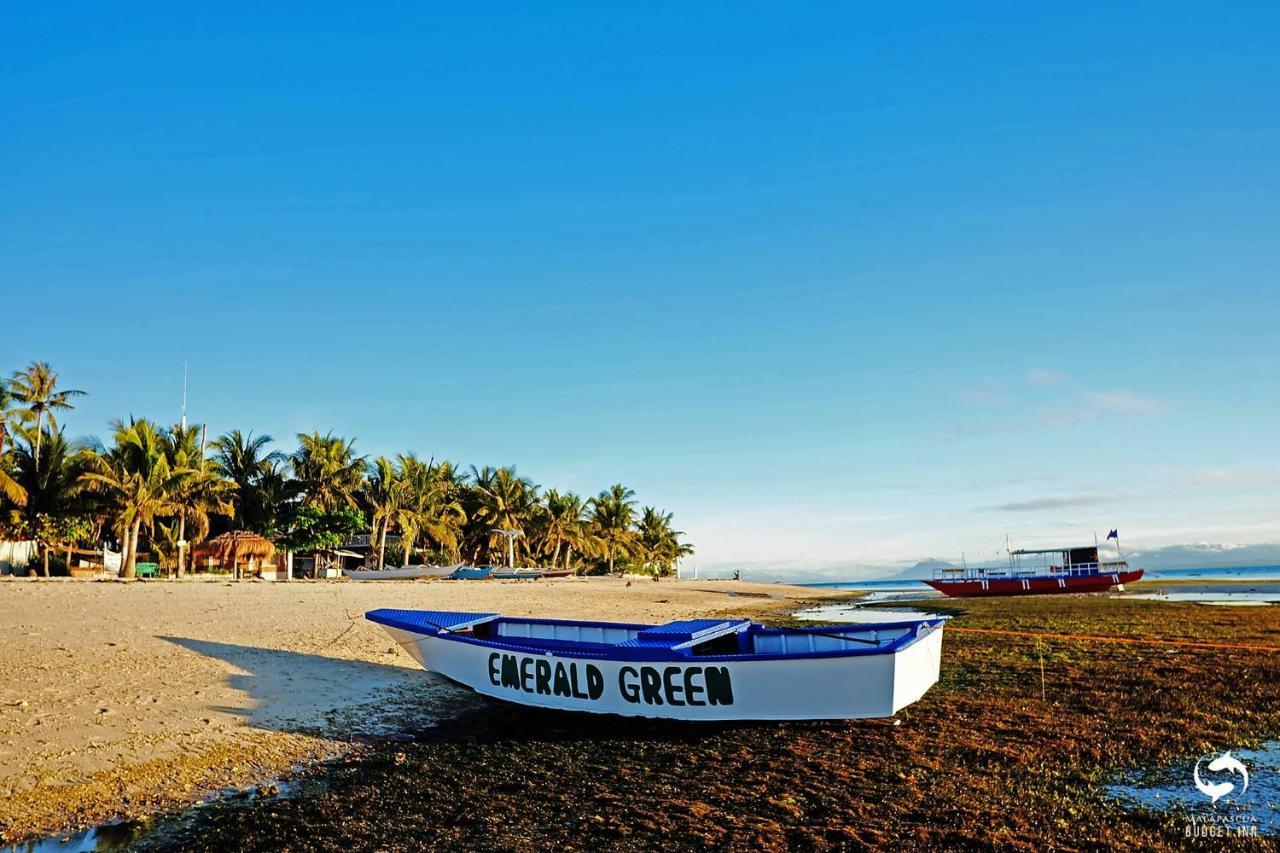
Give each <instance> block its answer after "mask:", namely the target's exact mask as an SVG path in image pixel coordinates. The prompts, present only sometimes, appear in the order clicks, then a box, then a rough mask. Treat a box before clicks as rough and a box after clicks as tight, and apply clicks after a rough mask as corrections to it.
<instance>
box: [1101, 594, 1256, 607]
mask: <svg viewBox="0 0 1280 853" xmlns="http://www.w3.org/2000/svg"><path fill="white" fill-rule="evenodd" d="M1122 597H1123V598H1140V599H1144V600H1147V601H1195V602H1198V603H1200V604H1216V605H1234V606H1236V607H1262V606H1265V605H1268V604H1277V603H1280V593H1275V592H1216V591H1214V592H1132V593H1127V594H1125V595H1124V596H1122Z"/></svg>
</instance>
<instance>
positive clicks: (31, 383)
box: [11, 361, 85, 462]
mask: <svg viewBox="0 0 1280 853" xmlns="http://www.w3.org/2000/svg"><path fill="white" fill-rule="evenodd" d="M11 384H12V389H11V391H12V394H13V397H14V399H16V400H17V401H18V402H19V403H21V404H22V405H23V417H24V418H25V419H26V420H28V421H30V422H31V423H33V424H34V425H35V438H36V444H35V459H36V461H37V462H38V461H39V460H40V443H41V441H42V438H43V436H44V426H45V422H46V421H47V422H48V424H49V429H50V431H55V432H56V431H57V429H58V420H57V417H56V415H55V414H54V413H55V412H57V411H58V410H59V409H74V408H75V406H73V405H71V402H70V400H71V398H72V397H83V396H84V393H85V392H83V391H76V390H75V389H67V390H65V391H59V390H57V388H58V374H57V373H55V372H54V371H53V369H52V368H50V367H49V363H48V362H47V361H33V362H31V364H29V365H27V369H26V370H19V371H15V372H14V374H13V380H12V383H11Z"/></svg>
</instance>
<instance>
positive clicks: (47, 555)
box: [40, 542, 49, 577]
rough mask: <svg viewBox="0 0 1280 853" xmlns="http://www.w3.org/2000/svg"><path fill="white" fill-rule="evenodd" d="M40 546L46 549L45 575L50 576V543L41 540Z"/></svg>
mask: <svg viewBox="0 0 1280 853" xmlns="http://www.w3.org/2000/svg"><path fill="white" fill-rule="evenodd" d="M40 548H41V549H42V550H43V551H44V576H45V577H49V543H47V542H41V543H40Z"/></svg>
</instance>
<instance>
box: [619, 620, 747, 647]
mask: <svg viewBox="0 0 1280 853" xmlns="http://www.w3.org/2000/svg"><path fill="white" fill-rule="evenodd" d="M750 626H751V620H749V619H680V620H677V621H675V622H668V623H667V624H665V625H655V626H653V627H652V628H645V629H643V630H640V631H637V632H636V636H635V638H634V639H631V640H625V641H623V642H621V643H618V644H617V646H616V648H618V649H671V650H672V651H683V652H686V653H689V652H690V650H691V649H692V648H693V647H694V646H696V645H700V644H702V643H706V642H709V641H711V640H715V639H717V638H719V637H725V636H728V635H729V634H737V633H739V632H741V631H745V630H746V629H747V628H748V627H750Z"/></svg>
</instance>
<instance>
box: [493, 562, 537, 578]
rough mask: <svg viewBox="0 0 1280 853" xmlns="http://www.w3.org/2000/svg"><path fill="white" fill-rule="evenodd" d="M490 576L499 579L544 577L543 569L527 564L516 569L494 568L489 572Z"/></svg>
mask: <svg viewBox="0 0 1280 853" xmlns="http://www.w3.org/2000/svg"><path fill="white" fill-rule="evenodd" d="M489 577H491V578H493V579H494V580H498V581H511V580H517V581H520V580H528V581H532V580H537V579H538V578H540V577H542V569H538V568H533V567H525V566H520V567H518V568H514V569H494V570H493V571H492V572H490V573H489Z"/></svg>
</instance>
